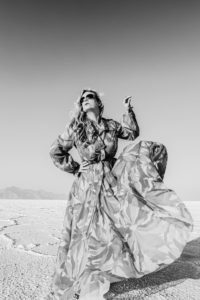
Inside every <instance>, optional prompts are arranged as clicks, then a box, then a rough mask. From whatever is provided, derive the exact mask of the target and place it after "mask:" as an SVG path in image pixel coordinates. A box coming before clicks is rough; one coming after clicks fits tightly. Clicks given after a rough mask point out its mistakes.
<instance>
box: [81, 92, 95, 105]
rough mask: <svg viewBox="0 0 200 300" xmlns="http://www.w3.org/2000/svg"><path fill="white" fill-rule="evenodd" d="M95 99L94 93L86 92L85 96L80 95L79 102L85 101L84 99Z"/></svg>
mask: <svg viewBox="0 0 200 300" xmlns="http://www.w3.org/2000/svg"><path fill="white" fill-rule="evenodd" d="M86 98H87V99H95V95H94V94H87V95H86V96H85V97H81V99H80V103H81V104H82V103H83V101H85V99H86Z"/></svg>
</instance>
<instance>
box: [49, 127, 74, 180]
mask: <svg viewBox="0 0 200 300" xmlns="http://www.w3.org/2000/svg"><path fill="white" fill-rule="evenodd" d="M73 146H74V131H73V128H72V127H71V126H66V128H65V130H64V132H63V133H62V134H61V135H59V136H58V138H57V139H56V140H55V141H54V143H53V144H52V146H51V149H50V156H51V158H52V160H53V163H54V164H55V166H56V167H57V168H59V169H61V170H62V171H65V172H68V173H72V174H76V173H78V169H79V166H80V165H79V163H77V162H76V161H74V159H73V157H72V156H71V154H69V150H70V149H71V148H72V147H73Z"/></svg>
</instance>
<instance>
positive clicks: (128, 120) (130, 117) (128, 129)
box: [115, 97, 140, 140]
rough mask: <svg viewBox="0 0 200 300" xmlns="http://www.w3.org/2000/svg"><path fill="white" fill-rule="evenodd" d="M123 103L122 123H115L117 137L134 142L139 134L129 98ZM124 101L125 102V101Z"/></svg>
mask: <svg viewBox="0 0 200 300" xmlns="http://www.w3.org/2000/svg"><path fill="white" fill-rule="evenodd" d="M127 99H128V101H127V102H125V107H126V113H124V114H123V119H122V122H121V123H119V122H116V121H115V122H116V126H117V137H118V138H121V139H126V140H135V139H136V138H137V137H138V136H139V133H140V129H139V126H138V123H137V119H136V116H135V113H134V111H133V107H132V106H131V104H130V97H129V98H127ZM127 99H125V101H126V100H127Z"/></svg>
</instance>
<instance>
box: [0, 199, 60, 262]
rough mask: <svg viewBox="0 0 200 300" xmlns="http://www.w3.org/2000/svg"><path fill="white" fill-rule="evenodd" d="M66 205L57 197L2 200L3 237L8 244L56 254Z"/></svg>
mask: <svg viewBox="0 0 200 300" xmlns="http://www.w3.org/2000/svg"><path fill="white" fill-rule="evenodd" d="M65 206H66V202H65V201H56V200H12V199H6V200H0V207H1V210H0V238H1V239H2V238H3V239H4V241H5V240H7V241H8V244H7V247H8V248H10V247H13V248H15V249H16V250H19V251H27V252H29V253H32V254H40V255H51V256H55V255H56V252H57V248H58V244H59V241H60V234H61V229H62V224H63V219H64V214H65Z"/></svg>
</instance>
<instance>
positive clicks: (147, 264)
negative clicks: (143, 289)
mask: <svg viewBox="0 0 200 300" xmlns="http://www.w3.org/2000/svg"><path fill="white" fill-rule="evenodd" d="M136 125H137V121H136V119H135V117H134V113H133V111H132V109H131V108H130V109H129V111H128V112H127V113H125V114H124V115H123V122H122V123H119V122H116V121H114V120H112V119H105V118H101V121H100V124H98V126H97V125H96V124H95V123H94V122H93V121H91V120H87V121H86V124H85V126H86V130H85V132H86V134H87V139H86V140H85V141H81V140H80V139H78V138H77V136H76V134H75V131H74V129H73V127H72V126H71V125H69V126H67V127H66V128H65V131H64V132H63V133H62V134H61V135H59V137H58V138H57V139H56V141H55V142H54V143H53V145H52V147H51V151H50V155H51V157H52V159H53V162H54V164H55V165H56V166H57V167H58V168H60V169H61V170H63V171H66V172H70V173H72V174H74V175H75V180H74V182H73V184H72V187H71V190H70V193H69V196H68V200H67V203H66V212H65V217H64V222H63V229H62V237H61V241H60V244H59V247H58V252H57V258H56V265H55V270H54V274H53V276H52V290H53V295H54V296H53V299H56V300H71V299H72V298H73V295H74V293H78V294H80V300H93V299H95V300H98V299H99V300H100V299H105V298H104V297H103V295H104V294H105V293H106V292H107V291H108V290H109V286H110V283H111V282H117V281H121V280H123V279H125V278H131V277H132V278H133V277H134V278H139V277H142V276H143V275H145V274H148V273H151V272H154V271H158V270H160V269H161V268H163V267H165V266H167V265H168V264H170V263H172V262H173V261H174V260H176V259H177V258H179V257H180V255H181V253H182V250H183V248H184V246H185V244H186V243H187V241H188V239H189V235H190V232H191V230H192V218H191V215H190V213H189V212H188V210H187V209H186V207H185V205H184V204H183V202H182V201H181V200H180V199H179V198H178V196H177V195H176V193H175V192H174V191H173V190H171V189H168V188H167V187H166V186H165V185H164V183H163V176H164V173H165V168H166V163H167V150H166V148H165V146H164V145H162V144H159V143H155V142H152V141H139V142H137V140H136V141H134V140H135V138H136V137H137V134H136ZM118 138H122V139H127V140H130V141H131V140H132V142H131V143H130V144H129V145H128V146H126V147H125V148H124V150H123V151H122V153H121V154H120V155H119V157H118V158H117V159H116V158H115V157H114V156H115V154H116V151H117V147H118ZM73 146H75V147H76V148H77V150H78V152H79V155H80V157H81V160H82V161H89V162H90V165H89V170H88V171H87V172H82V173H78V168H79V164H78V163H77V162H76V161H74V159H73V158H72V156H71V154H69V150H70V149H71V148H72V147H73Z"/></svg>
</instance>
